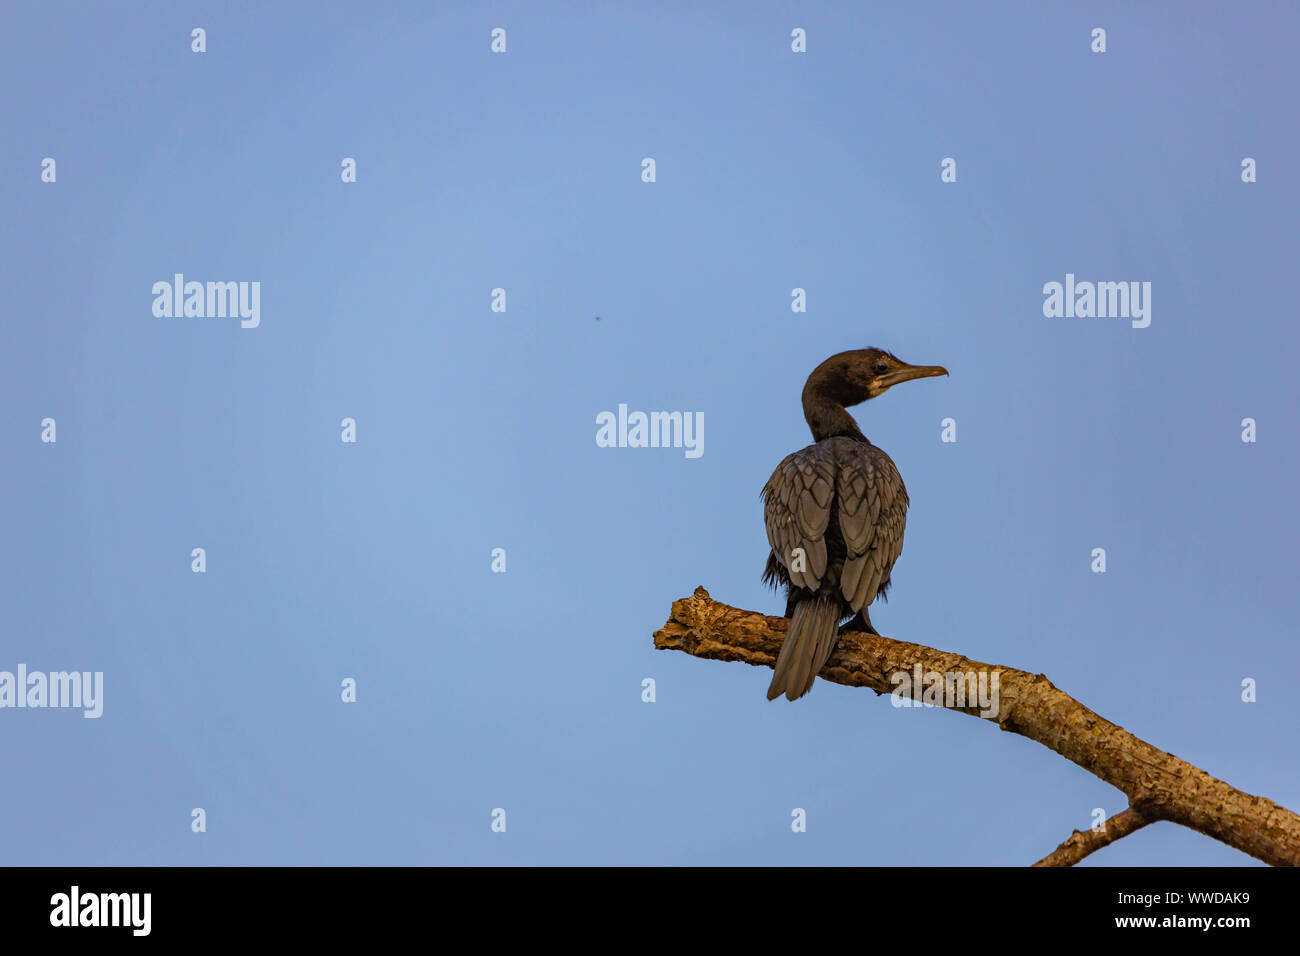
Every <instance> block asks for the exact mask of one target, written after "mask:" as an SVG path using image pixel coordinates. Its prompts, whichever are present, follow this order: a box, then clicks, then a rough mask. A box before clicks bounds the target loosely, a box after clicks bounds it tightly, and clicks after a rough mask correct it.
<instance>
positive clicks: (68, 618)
mask: <svg viewBox="0 0 1300 956" xmlns="http://www.w3.org/2000/svg"><path fill="white" fill-rule="evenodd" d="M272 7H273V8H272ZM376 7H382V9H376ZM655 7H656V10H655V12H650V10H649V5H646V9H645V10H643V11H641V12H634V10H633V9H632V5H631V4H609V5H601V4H571V5H559V4H536V3H496V4H491V5H484V6H477V5H474V6H471V5H468V4H464V5H461V4H455V5H450V6H448V5H444V4H430V3H406V4H396V3H394V4H376V5H366V4H347V5H343V4H335V5H329V6H328V7H327V6H325V5H318V4H307V3H301V4H276V5H269V4H255V3H230V4H192V3H150V4H144V3H129V4H128V3H119V4H105V5H88V4H80V3H75V4H74V3H11V4H8V5H7V7H6V13H5V17H4V20H5V23H4V27H3V30H0V172H2V173H3V177H4V182H5V189H4V190H3V192H2V193H0V212H2V214H3V221H4V227H5V228H4V231H3V237H4V238H3V248H2V249H0V256H2V260H0V261H2V262H3V265H0V272H2V273H3V276H4V290H5V297H6V300H7V303H8V304H7V307H6V309H5V312H4V316H3V319H0V322H2V323H3V326H2V327H3V349H2V350H0V371H2V374H0V400H2V405H0V407H2V408H3V415H2V416H0V438H2V439H3V442H4V447H5V449H6V454H5V456H4V460H3V465H0V488H3V492H4V502H5V507H4V508H3V509H2V510H0V538H2V539H3V541H4V542H5V548H4V552H3V558H2V559H0V561H2V564H0V607H2V608H3V622H4V623H3V630H2V632H0V670H7V671H14V670H15V669H16V668H17V666H18V665H19V664H23V665H26V667H27V668H28V670H41V671H59V670H84V671H92V672H93V671H102V672H103V675H104V678H103V680H104V692H103V696H104V700H103V715H102V717H100V718H99V719H96V720H91V719H83V717H82V716H81V713H80V712H79V711H73V710H55V709H44V710H40V709H22V710H18V709H3V710H0V755H2V759H3V761H4V770H3V778H4V783H3V785H2V786H0V820H3V821H4V824H3V832H4V840H3V851H2V852H0V860H2V861H3V862H5V863H18V864H435V863H458V864H463V863H469V864H494V863H521V864H541V863H547V864H557V863H558V864H640V863H647V864H679V863H700V864H762V863H778V864H822V863H836V864H857V863H861V864H983V863H993V864H1006V865H1022V864H1026V863H1029V862H1032V861H1033V860H1036V859H1038V858H1039V857H1041V856H1043V855H1045V854H1046V853H1047V852H1049V851H1050V850H1052V849H1053V848H1054V847H1055V846H1056V845H1057V844H1058V843H1059V842H1060V841H1061V840H1063V839H1065V838H1066V837H1067V836H1068V835H1069V834H1070V831H1071V830H1072V829H1074V828H1076V827H1078V828H1086V827H1087V826H1088V825H1089V824H1090V823H1091V821H1092V812H1093V809H1094V808H1098V807H1099V808H1102V809H1103V811H1104V812H1105V813H1106V814H1108V815H1109V814H1112V813H1115V812H1118V811H1119V810H1121V809H1122V808H1123V807H1124V805H1125V798H1124V796H1123V795H1122V794H1121V793H1120V792H1119V791H1117V790H1115V789H1114V788H1112V787H1110V786H1108V785H1107V784H1104V783H1102V782H1101V781H1099V780H1097V779H1096V778H1094V777H1092V776H1091V775H1089V774H1088V773H1087V772H1085V771H1084V770H1082V769H1081V768H1079V767H1076V766H1075V765H1073V764H1071V763H1068V762H1067V761H1065V760H1064V759H1063V758H1061V757H1059V756H1057V755H1056V754H1054V753H1052V752H1050V751H1048V750H1047V749H1045V748H1043V747H1041V746H1039V745H1038V744H1035V743H1032V742H1030V741H1028V740H1025V739H1023V738H1020V737H1016V736H1013V735H1011V734H1005V733H1001V732H999V731H998V730H997V728H996V727H995V726H994V725H991V724H989V723H987V722H982V721H978V720H973V719H971V718H969V717H965V716H961V715H957V714H952V713H947V712H943V711H940V710H922V709H916V710H901V709H895V708H894V707H892V706H890V701H889V699H888V698H887V697H877V696H876V695H875V694H872V693H869V692H866V691H864V690H860V689H852V688H847V687H840V686H836V685H831V684H827V683H825V682H821V681H819V682H818V683H817V685H816V686H815V687H814V688H813V690H812V692H811V694H810V695H809V696H808V697H806V698H804V699H802V700H800V701H798V702H796V703H794V704H791V703H789V702H787V701H784V700H779V701H775V702H770V703H769V702H768V701H767V700H765V690H766V688H767V684H768V681H769V679H770V677H771V671H770V670H767V669H761V670H760V669H755V668H750V667H747V666H745V665H742V664H723V663H717V662H710V661H703V660H698V659H695V658H692V657H689V656H687V655H685V654H679V653H671V652H661V651H655V650H654V649H653V645H652V640H651V634H652V632H653V631H654V630H655V629H656V628H658V627H660V626H662V625H663V623H664V620H665V618H666V617H667V615H668V612H669V606H670V604H671V602H672V601H673V600H674V599H675V598H679V597H683V596H686V595H688V594H690V593H691V591H692V590H693V589H694V588H695V587H696V586H697V585H701V584H703V585H705V586H706V587H707V588H709V590H710V591H711V592H712V594H713V595H714V597H716V598H717V599H719V600H722V601H726V602H727V603H730V604H733V605H736V606H739V607H745V608H751V609H755V610H763V611H766V612H768V613H774V614H775V613H780V612H781V610H782V609H783V605H784V602H783V599H782V598H780V597H778V596H777V595H775V594H773V593H772V592H770V591H768V590H766V589H765V588H764V587H763V585H762V584H761V582H760V580H759V577H760V574H761V571H762V568H763V562H764V560H765V557H766V554H767V547H768V546H767V542H766V538H765V535H764V530H763V521H762V509H761V504H760V501H759V497H758V493H759V490H760V488H761V487H762V485H763V483H764V482H765V481H766V479H767V477H768V475H769V474H770V473H771V471H772V469H773V468H774V467H775V465H776V464H777V462H779V461H780V460H781V458H782V457H783V456H785V455H786V454H787V453H789V452H791V451H793V450H795V449H797V448H799V447H802V446H803V445H805V444H807V443H808V441H809V440H810V439H809V435H808V431H807V427H806V425H805V424H804V421H803V417H802V412H801V409H800V405H799V393H800V389H801V387H802V385H803V381H804V378H805V377H806V376H807V374H808V373H809V372H810V371H811V370H812V368H813V367H814V366H815V365H816V364H817V363H818V362H820V361H821V360H822V359H824V358H825V357H827V356H828V355H830V354H832V353H834V352H838V351H842V350H845V349H851V348H862V347H866V346H873V345H874V346H880V347H883V348H887V349H889V350H891V351H893V352H895V353H896V354H897V355H898V356H900V357H901V358H903V359H904V360H907V361H910V362H914V363H918V364H942V365H946V366H947V367H948V368H949V369H950V370H951V372H952V375H951V377H949V378H940V379H929V380H925V381H921V382H916V383H909V384H907V385H903V386H900V387H898V388H896V389H894V390H893V391H891V392H890V393H889V394H888V395H886V396H884V397H882V398H880V399H879V400H877V401H874V402H871V403H868V404H867V405H864V406H860V407H859V408H857V409H856V410H855V414H856V415H857V418H858V420H859V422H860V423H861V425H862V428H863V430H864V431H865V432H866V434H867V435H868V436H869V437H870V438H871V439H872V440H873V441H874V442H875V443H876V444H878V445H880V446H881V447H883V448H884V449H885V450H886V451H888V452H889V454H890V455H891V456H892V457H893V459H894V460H895V462H896V463H897V464H898V467H899V470H900V471H901V473H902V475H903V477H904V479H905V480H906V482H907V487H908V490H909V492H910V494H911V499H912V507H911V512H910V514H909V518H908V525H907V544H906V548H905V549H904V552H903V555H902V557H901V559H900V560H899V562H898V564H897V566H896V567H895V570H894V574H893V580H894V587H893V591H892V592H891V595H890V601H889V603H888V604H887V605H884V606H877V607H873V609H872V618H873V621H874V622H875V624H876V626H877V627H878V628H879V629H880V631H881V632H882V633H884V634H887V635H889V636H892V637H897V638H900V639H903V640H908V641H914V642H918V643H922V644H928V645H932V646H935V647H939V648H943V649H946V650H951V651H955V652H959V653H962V654H965V655H968V656H970V657H973V658H976V659H979V660H985V661H991V662H994V663H998V664H1003V665H1006V666H1010V667H1018V668H1021V669H1024V670H1028V671H1032V672H1035V673H1039V672H1041V673H1045V674H1046V675H1047V676H1048V677H1049V678H1051V680H1052V681H1053V682H1055V683H1056V684H1057V686H1059V687H1060V688H1061V689H1063V690H1065V691H1066V692H1068V693H1070V694H1072V695H1074V696H1075V697H1076V698H1077V699H1079V700H1080V701H1082V702H1083V703H1085V704H1086V705H1088V706H1089V707H1092V708H1093V709H1094V710H1096V711H1097V712H1098V713H1100V714H1102V715H1103V716H1105V717H1107V718H1109V719H1111V720H1113V721H1115V722H1117V723H1119V724H1122V725H1123V726H1124V727H1126V728H1128V729H1129V730H1131V731H1132V732H1134V733H1136V734H1137V735H1139V736H1140V737H1142V738H1144V739H1146V740H1147V741H1149V742H1151V743H1152V744H1154V745H1156V746H1158V747H1160V748H1162V749H1165V750H1168V751H1169V752H1171V753H1174V754H1176V755H1178V756H1179V757H1182V758H1184V759H1186V760H1189V761H1191V762H1192V763H1194V764H1196V765H1198V766H1200V767H1202V768H1203V769H1205V770H1206V771H1208V772H1210V773H1211V774H1214V775H1215V776H1218V777H1220V778H1222V779H1224V780H1226V781H1227V782H1229V783H1231V784H1233V785H1234V786H1237V787H1239V788H1241V789H1243V790H1246V791H1248V792H1250V793H1255V794H1261V795H1264V796H1267V797H1270V798H1272V799H1274V800H1276V801H1278V802H1279V803H1281V804H1283V805H1284V806H1288V807H1290V808H1292V809H1300V760H1298V759H1297V756H1298V752H1300V742H1298V737H1300V734H1297V729H1298V728H1300V697H1298V696H1297V695H1296V693H1295V688H1296V684H1297V681H1298V680H1300V651H1297V647H1296V637H1297V624H1296V622H1297V618H1298V616H1300V589H1297V587H1296V581H1295V575H1296V561H1295V548H1296V541H1297V540H1298V539H1300V507H1298V506H1297V499H1296V491H1295V489H1296V471H1297V463H1298V462H1300V455H1298V454H1297V442H1296V434H1297V433H1296V424H1295V423H1296V419H1297V412H1300V409H1298V408H1297V403H1298V402H1297V397H1296V389H1295V382H1294V377H1295V362H1296V357H1297V354H1300V353H1298V349H1297V346H1298V345H1300V336H1298V335H1297V331H1296V313H1295V271H1294V270H1295V262H1296V257H1297V233H1296V222H1297V221H1298V220H1300V202H1298V195H1297V185H1296V183H1297V178H1296V174H1295V169H1294V166H1295V162H1296V157H1297V156H1298V155H1300V137H1298V136H1297V132H1296V123H1295V120H1294V115H1295V104H1296V96H1297V92H1298V85H1300V84H1297V79H1296V58H1295V50H1294V38H1295V36H1296V35H1297V30H1298V29H1300V13H1297V8H1296V7H1295V5H1294V4H1291V3H1283V2H1275V3H1238V4H1232V5H1223V4H1216V3H1196V4H1191V3H1147V4H1142V5H1134V4H1129V3H1114V4H1107V3H1091V4H1087V5H1082V4H1071V5H1065V4H1042V3H1031V2H1024V3H1003V4H994V5H991V6H990V5H985V4H968V3H959V2H951V3H942V4H922V3H899V4H865V3H859V4H847V3H846V4H838V5H836V4H817V3H809V4H750V3H736V4H727V5H724V4H717V3H710V4H707V5H704V4H685V3H683V4H668V5H663V4H659V5H655ZM195 27H202V28H204V29H205V30H206V52H204V53H201V54H200V53H195V52H192V51H191V30H192V29H193V28H195ZM495 27H501V28H504V29H505V31H506V43H507V47H506V49H507V52H506V53H504V54H494V53H493V52H492V51H491V49H490V47H491V31H492V29H493V28H495ZM1095 27H1102V28H1104V29H1105V30H1106V31H1107V37H1106V43H1107V50H1106V52H1105V53H1104V54H1101V53H1093V52H1092V51H1091V49H1090V47H1091V45H1092V40H1091V31H1092V30H1093V28H1095ZM795 28H802V29H804V30H805V31H806V35H807V52H806V53H794V52H792V50H791V42H792V41H791V31H792V30H793V29H795ZM46 157H49V158H53V159H54V160H55V161H56V164H57V165H56V175H57V179H56V181H55V182H53V183H47V182H42V180H41V173H42V168H41V163H42V160H43V159H44V158H46ZM345 157H351V158H353V159H355V161H356V169H357V181H356V182H355V183H344V182H342V181H341V175H340V173H341V165H340V164H341V163H342V161H343V159H344V158H345ZM646 157H651V158H653V159H654V160H655V164H656V181H655V182H653V183H646V182H643V181H642V160H643V159H644V158H646ZM946 157H950V158H952V159H954V160H955V161H956V171H957V181H956V182H954V183H944V182H941V180H940V172H941V169H940V163H941V161H942V160H943V159H944V158H946ZM1245 157H1251V158H1253V159H1254V160H1255V161H1256V163H1257V170H1258V181H1257V182H1255V183H1243V182H1242V176H1241V172H1242V171H1241V162H1242V160H1243V158H1245ZM178 272H179V273H183V274H184V275H185V276H186V278H187V279H192V280H198V281H205V282H206V281H247V282H251V281H257V282H260V283H261V285H260V290H261V302H260V325H259V326H258V327H257V328H248V329H245V328H241V327H240V323H239V320H238V319H232V318H197V317H189V318H184V317H182V318H160V317H157V316H155V315H154V313H153V302H154V296H153V293H152V292H151V289H152V287H153V284H154V283H155V282H159V281H166V282H170V281H171V279H172V276H173V274H175V273H178ZM1067 273H1071V274H1074V275H1075V276H1076V277H1077V279H1078V280H1079V281H1084V280H1087V281H1137V282H1150V283H1151V323H1150V326H1149V327H1147V328H1144V329H1137V328H1133V327H1132V324H1131V323H1130V322H1129V321H1128V320H1125V319H1119V318H1049V317H1047V316H1045V315H1044V312H1043V303H1044V294H1043V286H1044V284H1046V283H1049V282H1053V281H1056V282H1064V281H1065V276H1066V274H1067ZM496 288H503V289H505V290H506V311H505V312H504V313H502V312H493V311H492V308H491V305H492V290H493V289H496ZM796 288H802V289H804V290H806V297H807V311H806V312H803V313H796V312H793V311H792V309H791V301H792V300H791V292H792V290H793V289H796ZM597 316H599V320H597V318H596V317H597ZM620 403H622V404H626V405H627V406H628V407H629V409H632V410H644V411H654V410H676V411H683V412H700V413H702V414H703V417H704V422H705V431H704V446H703V447H704V453H703V455H701V456H700V457H698V458H695V459H691V458H688V457H686V455H685V454H684V453H683V450H682V449H671V448H670V449H638V448H601V447H598V446H597V444H596V441H595V435H596V430H597V429H596V416H597V415H598V414H599V413H600V412H602V411H607V410H608V411H616V410H617V408H618V406H619V404H620ZM45 418H53V419H54V420H55V422H56V429H57V431H56V436H57V441H56V442H55V443H52V444H51V443H47V442H43V441H42V440H41V432H42V428H41V422H42V420H43V419H45ZM345 418H352V419H354V420H355V422H356V437H357V441H356V442H355V443H344V442H343V441H342V440H341V437H340V436H341V431H342V428H341V422H342V420H343V419H345ZM945 418H952V419H953V420H954V421H955V422H956V428H957V440H956V441H955V442H948V443H945V442H943V441H942V440H941V426H940V423H941V422H942V421H943V420H944V419H945ZM1244 418H1253V419H1254V420H1255V421H1256V422H1257V429H1258V431H1257V438H1258V440H1257V441H1256V442H1254V443H1245V442H1243V441H1242V439H1241V436H1242V424H1241V423H1242V420H1243V419H1244ZM194 548H203V549H205V553H206V571H205V572H204V573H202V574H197V573H194V572H193V571H192V570H191V560H192V558H191V553H192V550H193V549H194ZM494 548H503V549H505V552H506V562H507V563H506V568H507V570H506V572H505V573H503V574H502V573H493V572H492V568H491V563H492V557H491V554H492V550H493V549H494ZM1094 548H1104V549H1105V551H1106V560H1107V570H1106V572H1105V573H1104V574H1097V573H1093V571H1092V570H1091V565H1092V562H1093V559H1092V552H1093V549H1094ZM647 677H648V678H653V679H654V680H655V681H656V691H657V694H656V696H657V699H656V702H654V703H652V704H650V703H644V702H642V699H641V687H642V681H643V679H645V678H647ZM346 678H352V679H354V680H355V681H356V687H357V701H356V702H355V703H344V702H343V701H342V700H341V682H342V681H343V680H344V679H346ZM1248 678H1249V679H1252V680H1254V681H1255V682H1256V686H1257V691H1256V693H1257V700H1256V701H1255V702H1253V703H1246V702H1243V701H1242V682H1243V680H1246V679H1248ZM194 808H203V810H204V811H205V813H206V823H207V830H206V832H204V833H194V832H192V830H191V812H192V810H193V809H194ZM495 808H503V809H505V811H506V820H507V829H506V832H505V833H494V832H492V828H491V823H492V811H493V810H494V809H495ZM794 808H803V809H804V810H805V811H806V812H807V820H808V823H807V832H806V833H793V832H792V831H791V812H792V810H793V809H794ZM1164 863H1170V864H1226V865H1237V864H1250V863H1252V861H1251V860H1250V858H1248V857H1246V856H1244V855H1242V854H1240V853H1239V852H1237V851H1235V850H1232V849H1230V848H1228V847H1225V846H1223V845H1221V844H1218V843H1216V842H1214V841H1212V840H1211V839H1209V838H1207V837H1203V836H1201V835H1199V834H1196V833H1193V832H1191V831H1189V830H1185V829H1182V828H1180V827H1177V826H1175V825H1172V824H1161V825H1157V826H1153V827H1149V828H1147V829H1146V830H1144V831H1142V832H1139V833H1137V834H1135V835H1133V836H1130V837H1128V838H1127V839H1124V840H1122V841H1121V842H1120V843H1118V844H1116V845H1114V846H1112V847H1110V848H1108V849H1106V850H1103V851H1101V852H1099V853H1098V854H1096V855H1095V856H1094V857H1092V858H1091V859H1090V860H1089V861H1088V864H1089V865H1115V864H1144V865H1145V864H1164Z"/></svg>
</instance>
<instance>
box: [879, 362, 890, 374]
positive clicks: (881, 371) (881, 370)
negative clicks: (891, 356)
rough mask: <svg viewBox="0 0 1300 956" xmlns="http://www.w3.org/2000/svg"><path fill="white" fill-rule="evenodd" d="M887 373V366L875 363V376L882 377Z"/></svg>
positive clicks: (882, 363)
mask: <svg viewBox="0 0 1300 956" xmlns="http://www.w3.org/2000/svg"><path fill="white" fill-rule="evenodd" d="M888 371H889V366H888V365H886V364H885V363H884V362H877V363H876V374H877V375H883V374H884V373H885V372H888Z"/></svg>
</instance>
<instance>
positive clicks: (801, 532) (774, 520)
mask: <svg viewBox="0 0 1300 956" xmlns="http://www.w3.org/2000/svg"><path fill="white" fill-rule="evenodd" d="M835 485H836V461H835V456H834V454H832V453H831V451H830V449H829V448H828V447H827V446H826V445H825V443H819V444H816V445H809V446H808V447H807V448H804V449H801V450H799V451H797V452H795V453H794V454H791V455H787V456H786V457H785V459H784V460H783V461H782V462H781V464H779V465H777V466H776V471H774V472H772V477H771V478H769V479H768V480H767V484H766V485H764V486H763V521H764V523H765V524H766V525H767V542H768V544H770V545H771V546H772V554H773V555H774V556H775V557H776V559H777V560H778V561H780V562H781V565H782V566H783V567H784V568H785V569H786V572H787V573H788V574H789V576H790V582H791V583H792V584H794V585H795V587H801V588H807V589H808V590H810V591H816V590H817V589H818V588H819V587H820V586H821V582H822V577H823V576H824V575H825V574H826V540H825V537H824V535H825V534H826V526H827V525H828V524H829V523H830V518H831V503H832V501H833V500H834V497H835ZM797 548H800V549H802V550H803V556H804V557H803V560H802V561H800V560H799V559H798V555H796V553H795V549H797Z"/></svg>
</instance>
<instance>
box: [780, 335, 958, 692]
mask: <svg viewBox="0 0 1300 956" xmlns="http://www.w3.org/2000/svg"><path fill="white" fill-rule="evenodd" d="M947 374H948V370H947V369H946V368H943V367H942V366H939V365H908V364H907V363H906V362H903V361H900V360H899V359H897V358H895V357H894V356H893V355H890V354H889V353H888V352H886V351H883V350H882V349H856V350H854V351H851V352H840V353H839V354H838V355H832V356H831V357H830V358H828V359H827V360H826V361H824V362H822V364H821V365H818V366H817V368H815V369H813V373H812V374H811V375H809V376H808V381H807V383H806V384H805V385H804V387H803V417H804V418H805V419H806V420H807V422H808V427H809V428H810V429H812V436H813V442H814V444H811V445H809V446H808V447H807V448H803V449H801V450H799V451H797V452H795V453H794V454H792V455H788V456H786V458H785V460H784V461H782V462H781V464H779V465H777V466H776V471H774V472H772V477H771V478H769V479H768V480H767V484H766V485H764V486H763V521H764V522H765V523H766V525H767V541H768V544H770V545H771V546H772V551H771V553H770V554H769V555H768V557H767V569H766V570H765V571H764V572H763V580H764V581H765V582H766V583H768V584H770V585H772V586H773V587H776V586H778V585H779V584H784V585H785V588H786V605H785V616H786V617H788V618H789V619H790V625H789V627H788V629H787V630H786V632H785V642H784V643H783V644H782V645H781V653H780V654H779V655H778V656H777V659H776V670H775V673H774V674H773V675H772V684H771V686H769V687H768V689H767V699H768V700H772V699H773V698H775V697H777V696H779V695H780V694H782V693H784V694H785V696H786V697H788V698H790V700H797V699H798V698H800V697H802V696H803V695H804V694H806V693H808V689H809V688H810V687H812V685H813V681H814V680H815V679H816V677H817V673H818V672H819V671H820V670H821V669H822V665H824V664H825V663H826V659H827V658H828V657H830V654H831V651H832V650H833V649H834V648H835V642H836V640H837V639H838V638H839V635H840V633H842V632H843V631H866V632H867V633H869V634H875V633H877V632H876V629H875V628H874V627H872V626H871V618H870V617H869V616H868V614H867V607H868V606H869V605H870V604H871V602H872V601H874V600H875V599H876V597H877V596H879V597H882V598H883V597H885V592H886V591H887V590H888V588H889V575H890V572H891V571H892V570H893V568H894V562H895V561H897V560H898V555H899V554H900V553H901V552H902V550H903V525H904V524H905V523H906V520H907V489H906V488H905V487H903V479H902V478H901V477H899V474H898V469H897V468H895V467H894V463H893V461H891V460H890V457H889V456H888V455H886V454H885V453H884V452H883V451H881V450H880V449H879V448H877V447H876V446H875V445H873V444H871V442H869V441H867V438H866V436H865V435H863V434H862V432H861V431H860V430H859V428H858V423H857V422H855V421H854V420H853V416H852V415H850V414H849V413H848V412H847V411H845V408H846V407H847V406H850V405H857V404H859V403H860V402H865V401H866V400H867V399H869V398H875V397H877V396H878V395H882V394H884V393H885V392H886V391H888V390H889V389H890V388H892V387H893V386H895V385H897V384H898V383H899V382H907V381H910V380H911V379H914V378H927V377H929V376H932V375H947ZM850 616H851V617H852V620H851V621H848V622H847V623H846V624H845V625H844V626H843V628H840V627H839V624H840V622H841V621H843V620H844V619H845V618H847V617H850Z"/></svg>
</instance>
